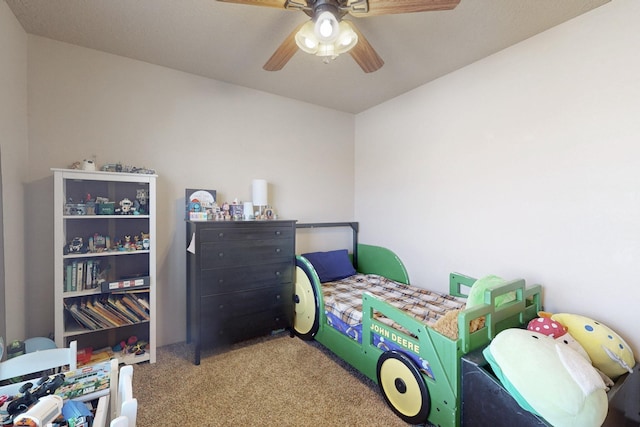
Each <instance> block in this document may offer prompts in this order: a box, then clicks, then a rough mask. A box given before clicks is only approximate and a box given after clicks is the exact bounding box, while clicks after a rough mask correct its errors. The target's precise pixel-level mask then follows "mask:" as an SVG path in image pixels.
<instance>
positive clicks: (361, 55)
mask: <svg viewBox="0 0 640 427" xmlns="http://www.w3.org/2000/svg"><path fill="white" fill-rule="evenodd" d="M351 27H352V28H353V31H355V32H356V34H357V35H358V43H357V44H356V45H355V46H354V47H353V49H351V50H350V51H349V53H350V54H351V57H352V58H353V59H354V60H355V61H356V62H357V63H358V65H359V66H360V68H362V71H364V72H365V73H372V72H374V71H377V70H379V69H380V68H381V67H382V66H383V65H384V61H383V60H382V58H380V55H378V53H377V52H376V51H375V49H374V48H373V46H371V44H370V43H369V41H368V40H367V39H366V38H365V37H364V35H363V34H362V33H361V32H360V30H359V29H358V27H356V26H355V25H353V23H351Z"/></svg>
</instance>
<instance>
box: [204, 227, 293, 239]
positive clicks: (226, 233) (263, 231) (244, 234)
mask: <svg viewBox="0 0 640 427" xmlns="http://www.w3.org/2000/svg"><path fill="white" fill-rule="evenodd" d="M294 232H295V229H294V228H293V227H292V226H291V225H276V224H274V225H269V226H268V227H264V226H262V223H257V224H247V225H243V226H241V227H215V228H214V227H212V228H204V229H202V230H201V231H200V242H201V243H204V242H229V241H233V240H264V239H291V238H293V235H294Z"/></svg>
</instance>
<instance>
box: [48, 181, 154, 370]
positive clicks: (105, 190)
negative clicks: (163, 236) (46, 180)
mask: <svg viewBox="0 0 640 427" xmlns="http://www.w3.org/2000/svg"><path fill="white" fill-rule="evenodd" d="M52 171H53V173H54V193H55V198H54V210H55V214H54V222H55V223H54V235H55V239H54V241H55V248H54V255H55V259H54V264H55V268H54V271H55V280H54V284H55V291H54V300H55V307H54V317H55V341H56V344H57V345H58V346H59V347H66V346H67V344H68V342H70V341H73V340H76V341H78V347H79V348H85V347H93V348H104V347H113V346H115V345H117V344H119V343H120V342H122V341H127V339H128V338H129V337H131V336H136V337H138V339H139V340H140V341H144V342H145V343H148V345H147V347H146V351H145V352H144V353H143V354H137V355H135V354H116V356H117V357H118V359H119V361H120V362H124V363H139V362H142V361H149V362H151V363H155V359H156V354H155V347H156V343H155V341H156V319H155V311H156V310H155V301H156V245H155V238H156V234H155V230H156V218H155V213H156V200H155V196H156V178H157V177H156V175H146V174H134V173H119V172H102V171H80V170H68V169H52ZM125 198H126V199H129V200H130V201H132V204H133V202H135V206H136V208H137V209H139V210H138V212H142V214H139V215H138V214H122V215H120V214H118V213H119V210H118V209H115V212H116V214H115V215H112V214H107V215H100V214H94V212H95V213H100V212H107V213H112V212H114V208H113V207H114V206H120V201H121V200H123V199H125ZM101 204H102V207H105V206H107V207H109V209H110V210H108V211H105V210H104V209H102V210H100V205H101ZM69 213H78V214H77V215H70V214H69Z"/></svg>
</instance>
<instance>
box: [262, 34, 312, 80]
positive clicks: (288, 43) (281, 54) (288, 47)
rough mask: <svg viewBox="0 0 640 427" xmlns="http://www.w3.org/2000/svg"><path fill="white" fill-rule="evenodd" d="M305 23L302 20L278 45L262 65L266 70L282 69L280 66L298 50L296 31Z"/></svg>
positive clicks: (285, 63)
mask: <svg viewBox="0 0 640 427" xmlns="http://www.w3.org/2000/svg"><path fill="white" fill-rule="evenodd" d="M304 24H306V22H303V23H302V24H300V25H298V26H297V27H296V28H295V29H294V30H293V31H292V32H291V34H289V35H288V36H287V38H286V39H284V41H283V42H282V44H280V46H278V48H277V49H276V51H275V52H273V55H271V58H269V60H268V61H267V62H266V63H265V64H264V65H263V66H262V68H263V69H265V70H266V71H278V70H282V68H283V67H284V66H285V65H287V62H289V60H290V59H291V58H292V57H293V55H295V53H296V52H297V51H298V45H297V44H296V33H297V32H298V31H300V28H302V26H303V25H304Z"/></svg>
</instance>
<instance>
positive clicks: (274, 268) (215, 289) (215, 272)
mask: <svg viewBox="0 0 640 427" xmlns="http://www.w3.org/2000/svg"><path fill="white" fill-rule="evenodd" d="M293 271H294V269H293V263H292V262H291V261H290V260H287V261H282V262H278V263H273V264H264V265H249V266H242V267H228V268H215V269H210V270H202V271H201V274H200V295H201V296H203V297H204V296H207V295H213V294H222V293H228V292H237V291H244V290H247V291H248V290H252V289H258V288H264V287H269V286H271V287H272V286H278V285H280V284H283V283H292V282H293Z"/></svg>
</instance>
